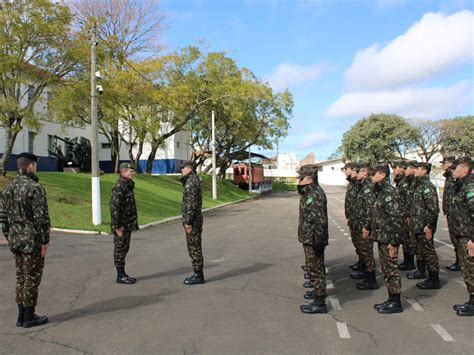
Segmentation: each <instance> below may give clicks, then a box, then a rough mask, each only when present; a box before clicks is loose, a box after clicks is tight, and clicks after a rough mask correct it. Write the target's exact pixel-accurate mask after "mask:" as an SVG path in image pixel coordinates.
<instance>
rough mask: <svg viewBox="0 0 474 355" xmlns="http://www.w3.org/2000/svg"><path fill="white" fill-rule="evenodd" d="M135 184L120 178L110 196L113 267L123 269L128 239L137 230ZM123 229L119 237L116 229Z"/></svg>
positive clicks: (128, 243) (127, 249) (128, 246)
mask: <svg viewBox="0 0 474 355" xmlns="http://www.w3.org/2000/svg"><path fill="white" fill-rule="evenodd" d="M134 188H135V182H134V181H133V180H131V179H127V178H125V177H123V176H120V177H119V179H118V181H117V183H116V184H115V185H114V187H113V188H112V194H111V196H110V225H111V228H112V233H113V235H114V263H115V267H117V268H123V267H125V257H126V256H127V253H128V251H129V249H130V239H131V234H132V232H133V231H136V230H138V213H137V205H136V203H135V195H134V192H133V190H134ZM120 228H123V234H122V236H121V237H119V236H118V235H117V231H116V230H117V229H120Z"/></svg>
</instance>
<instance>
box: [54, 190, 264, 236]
mask: <svg viewBox="0 0 474 355" xmlns="http://www.w3.org/2000/svg"><path fill="white" fill-rule="evenodd" d="M259 196H260V195H255V196H250V197H246V198H244V199H242V200H237V201H232V202H227V203H224V204H222V205H217V206H214V207H209V208H205V209H203V210H202V212H203V213H204V212H207V211H212V210H215V209H217V208H221V207H225V206H229V205H234V204H237V203H240V202H244V201H247V200H250V199H253V198H256V197H259ZM178 219H181V215H179V216H172V217H168V218H165V219H162V220H161V221H156V222H151V223H147V224H142V225H140V226H139V228H140V229H146V228H151V227H154V226H158V225H160V224H165V223H168V222H172V221H176V220H178ZM51 231H53V232H60V233H70V234H85V235H110V233H106V232H101V231H88V230H80V229H63V228H51Z"/></svg>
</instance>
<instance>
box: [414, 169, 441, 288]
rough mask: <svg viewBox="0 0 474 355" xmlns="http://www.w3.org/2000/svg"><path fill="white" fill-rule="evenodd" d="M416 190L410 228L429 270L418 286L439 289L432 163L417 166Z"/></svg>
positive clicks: (436, 220)
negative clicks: (430, 174)
mask: <svg viewBox="0 0 474 355" xmlns="http://www.w3.org/2000/svg"><path fill="white" fill-rule="evenodd" d="M415 168H416V169H415V178H416V183H415V189H414V191H413V203H412V205H411V210H410V222H409V223H410V228H411V229H412V231H414V233H415V235H416V241H417V243H418V249H419V252H420V254H421V257H422V258H423V262H424V263H425V264H426V268H427V269H428V278H427V279H426V280H425V281H423V282H419V283H417V284H416V287H418V288H420V289H423V290H431V289H439V288H441V283H440V281H439V260H438V255H437V254H436V250H435V247H434V234H435V232H436V225H437V222H438V213H439V207H438V193H437V192H436V187H435V186H434V185H433V183H432V182H431V181H430V178H429V173H430V171H431V164H430V163H424V162H422V163H416V164H415Z"/></svg>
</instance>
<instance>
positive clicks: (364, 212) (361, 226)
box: [350, 163, 379, 290]
mask: <svg viewBox="0 0 474 355" xmlns="http://www.w3.org/2000/svg"><path fill="white" fill-rule="evenodd" d="M358 172H359V173H358V175H357V179H358V180H359V189H358V190H357V195H356V199H355V202H354V213H355V221H354V226H355V229H356V231H357V233H358V239H359V251H360V256H361V259H362V263H363V269H362V270H360V271H353V272H351V275H350V276H351V277H352V278H353V279H365V280H364V281H363V282H359V283H357V284H356V287H357V288H358V289H359V290H377V289H378V288H379V286H378V284H377V279H376V278H375V258H374V242H373V240H372V239H370V238H369V230H370V223H371V213H372V209H373V206H374V202H375V195H374V191H373V186H372V181H371V180H370V175H369V164H366V163H360V164H359V167H358Z"/></svg>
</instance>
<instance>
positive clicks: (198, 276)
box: [183, 271, 205, 285]
mask: <svg viewBox="0 0 474 355" xmlns="http://www.w3.org/2000/svg"><path fill="white" fill-rule="evenodd" d="M204 282H205V281H204V273H203V272H202V271H196V272H195V273H194V274H193V275H191V276H190V277H186V278H185V279H184V281H183V283H184V284H185V285H200V284H203V283H204Z"/></svg>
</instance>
